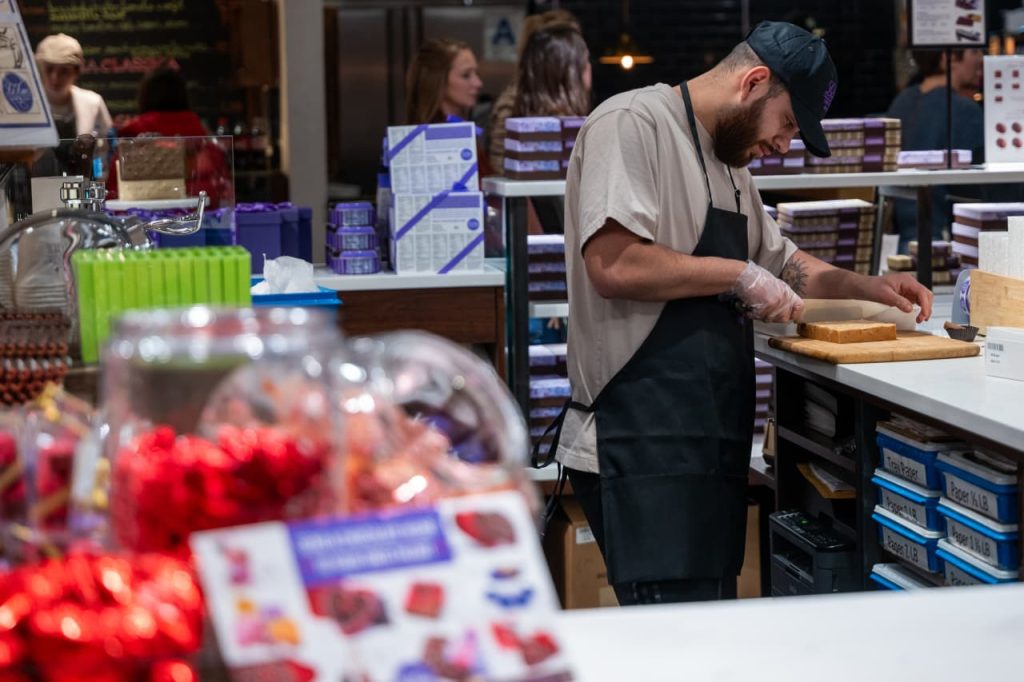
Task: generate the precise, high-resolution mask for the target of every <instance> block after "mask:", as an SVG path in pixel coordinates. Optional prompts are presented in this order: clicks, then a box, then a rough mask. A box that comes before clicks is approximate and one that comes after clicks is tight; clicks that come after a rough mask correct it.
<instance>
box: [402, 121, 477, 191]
mask: <svg viewBox="0 0 1024 682" xmlns="http://www.w3.org/2000/svg"><path fill="white" fill-rule="evenodd" d="M387 143H388V149H387V159H388V165H389V166H390V169H391V191H392V192H394V193H395V194H403V193H427V194H436V193H437V192H445V191H451V190H456V191H465V190H470V191H476V190H477V189H479V187H480V180H479V169H478V167H477V155H476V126H474V125H473V124H472V123H435V124H430V125H417V126H391V127H389V128H388V137H387Z"/></svg>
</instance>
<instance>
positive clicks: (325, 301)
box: [250, 277, 341, 308]
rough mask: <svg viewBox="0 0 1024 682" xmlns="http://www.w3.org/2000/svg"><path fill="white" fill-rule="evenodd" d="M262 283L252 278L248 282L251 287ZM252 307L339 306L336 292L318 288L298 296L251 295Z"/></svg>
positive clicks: (259, 278)
mask: <svg viewBox="0 0 1024 682" xmlns="http://www.w3.org/2000/svg"><path fill="white" fill-rule="evenodd" d="M262 281H263V278H262V277H253V278H252V279H251V280H250V284H251V286H256V285H257V284H259V283H260V282H262ZM252 305H253V307H254V308H258V307H288V306H299V307H302V308H337V307H338V306H340V305H341V299H340V298H338V292H337V291H335V290H334V289H328V288H327V287H320V291H311V292H308V293H299V294H253V296H252Z"/></svg>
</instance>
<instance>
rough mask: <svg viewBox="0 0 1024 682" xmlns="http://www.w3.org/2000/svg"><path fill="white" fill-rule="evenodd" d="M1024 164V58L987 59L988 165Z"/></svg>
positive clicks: (986, 122)
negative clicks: (1023, 162) (1021, 162)
mask: <svg viewBox="0 0 1024 682" xmlns="http://www.w3.org/2000/svg"><path fill="white" fill-rule="evenodd" d="M1020 161H1024V57H1018V56H1013V55H1009V56H1005V57H988V56H986V57H985V162H986V163H1005V162H1011V163H1012V162H1020Z"/></svg>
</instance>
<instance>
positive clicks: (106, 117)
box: [36, 33, 113, 140]
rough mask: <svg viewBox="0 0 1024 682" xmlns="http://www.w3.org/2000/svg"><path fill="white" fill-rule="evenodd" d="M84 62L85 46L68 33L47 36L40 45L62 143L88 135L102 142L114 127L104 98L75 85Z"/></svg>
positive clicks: (46, 87) (40, 61) (41, 66)
mask: <svg viewBox="0 0 1024 682" xmlns="http://www.w3.org/2000/svg"><path fill="white" fill-rule="evenodd" d="M83 62H84V59H83V56H82V46H81V44H80V43H79V42H78V41H77V40H75V39H74V38H72V37H71V36H69V35H66V34H64V33H58V34H56V35H50V36H46V37H45V38H43V39H42V40H41V41H39V45H37V46H36V63H37V64H38V65H39V74H40V76H41V77H42V79H43V90H44V91H45V92H46V99H47V101H49V103H50V111H52V112H53V118H54V122H55V123H56V124H57V136H58V137H59V138H60V139H62V140H67V139H70V138H73V137H77V136H78V135H85V134H92V135H95V136H96V138H97V139H98V140H102V139H103V138H105V137H106V135H107V131H108V130H109V129H110V128H111V127H112V125H113V123H112V121H111V119H110V112H109V111H107V105H106V103H105V102H104V101H103V97H102V96H101V95H100V94H99V93H97V92H93V91H92V90H85V89H84V88H80V87H78V86H77V85H75V82H76V81H77V80H78V76H79V75H80V74H81V73H82V64H83Z"/></svg>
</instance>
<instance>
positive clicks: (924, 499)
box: [871, 469, 945, 531]
mask: <svg viewBox="0 0 1024 682" xmlns="http://www.w3.org/2000/svg"><path fill="white" fill-rule="evenodd" d="M871 482H872V483H874V484H875V485H876V486H877V487H878V505H879V506H880V507H884V508H885V509H888V510H889V511H891V512H892V513H893V514H895V515H896V516H899V517H900V518H902V519H905V520H907V521H909V522H911V523H913V524H916V525H918V526H921V527H923V528H926V529H928V530H938V531H941V530H942V529H943V528H944V527H945V526H944V525H943V521H942V517H941V516H940V515H939V512H938V506H939V497H941V495H942V493H940V492H939V491H938V490H929V489H928V488H924V487H922V486H919V485H916V484H914V483H911V482H910V481H907V480H905V479H902V478H899V477H898V476H894V475H893V474H891V473H889V472H888V471H885V470H884V469H875V475H874V476H872V478H871Z"/></svg>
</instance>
